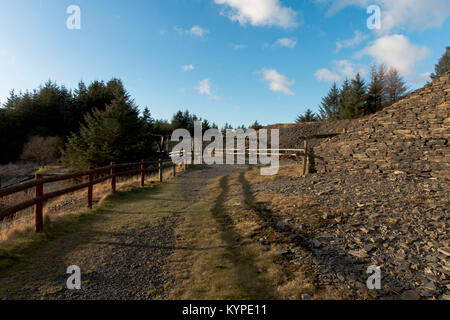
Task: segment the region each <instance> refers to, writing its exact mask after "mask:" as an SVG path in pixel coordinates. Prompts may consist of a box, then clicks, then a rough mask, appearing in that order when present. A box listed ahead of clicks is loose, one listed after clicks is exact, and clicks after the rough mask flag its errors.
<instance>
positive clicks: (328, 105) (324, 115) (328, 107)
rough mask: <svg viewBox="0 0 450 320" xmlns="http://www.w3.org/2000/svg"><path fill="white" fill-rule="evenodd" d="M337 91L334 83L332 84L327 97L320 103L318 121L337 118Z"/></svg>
mask: <svg viewBox="0 0 450 320" xmlns="http://www.w3.org/2000/svg"><path fill="white" fill-rule="evenodd" d="M339 94H340V93H339V89H338V87H337V85H336V82H335V83H333V86H332V87H331V89H330V91H329V92H328V94H327V96H325V97H324V98H322V102H321V103H320V108H319V112H320V119H321V120H334V119H338V118H339V111H340V110H339V106H340V104H339Z"/></svg>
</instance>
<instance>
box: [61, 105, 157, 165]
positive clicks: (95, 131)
mask: <svg viewBox="0 0 450 320" xmlns="http://www.w3.org/2000/svg"><path fill="white" fill-rule="evenodd" d="M145 148H146V145H145V133H144V132H143V128H142V121H141V119H140V118H139V112H138V111H137V108H136V107H135V106H134V105H133V104H131V103H129V102H127V101H126V99H125V98H123V97H122V98H120V99H119V100H114V101H113V102H112V104H111V105H109V106H107V107H106V109H105V110H103V111H102V110H99V109H97V110H94V111H93V112H92V114H87V115H86V116H85V125H83V126H82V127H81V129H80V133H79V134H72V136H71V137H70V138H69V140H68V143H67V145H66V149H65V150H64V154H63V156H64V159H65V161H66V162H67V164H68V165H69V166H70V167H71V168H73V169H75V170H83V169H86V168H88V167H89V166H92V167H101V166H104V165H107V164H109V163H110V162H117V163H120V162H128V161H136V160H137V159H140V158H142V157H143V156H144V155H145V153H146V152H148V151H149V150H145Z"/></svg>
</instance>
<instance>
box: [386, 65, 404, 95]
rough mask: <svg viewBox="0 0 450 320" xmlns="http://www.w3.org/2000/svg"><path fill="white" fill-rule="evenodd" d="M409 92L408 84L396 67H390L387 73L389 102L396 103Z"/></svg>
mask: <svg viewBox="0 0 450 320" xmlns="http://www.w3.org/2000/svg"><path fill="white" fill-rule="evenodd" d="M407 92H408V86H407V84H406V82H405V80H404V79H403V78H402V76H401V75H400V73H399V72H398V71H397V70H396V69H395V68H390V69H389V71H388V73H387V74H386V93H387V96H388V98H389V102H391V103H394V102H395V101H397V100H398V99H400V98H401V97H402V96H403V95H405V94H406V93H407Z"/></svg>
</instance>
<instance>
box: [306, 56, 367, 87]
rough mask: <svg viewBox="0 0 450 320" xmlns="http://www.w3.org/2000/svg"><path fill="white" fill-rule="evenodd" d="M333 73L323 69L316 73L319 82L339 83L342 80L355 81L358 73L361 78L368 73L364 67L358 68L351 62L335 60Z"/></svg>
mask: <svg viewBox="0 0 450 320" xmlns="http://www.w3.org/2000/svg"><path fill="white" fill-rule="evenodd" d="M332 64H333V67H334V68H333V69H334V70H333V71H331V70H329V69H326V68H323V69H319V70H317V71H316V72H315V73H314V76H315V77H316V79H317V81H320V82H338V81H341V80H342V79H353V78H354V77H355V76H356V74H357V73H359V74H360V75H361V76H363V77H364V76H365V75H366V74H367V71H366V70H365V69H364V67H361V66H357V65H355V64H354V63H353V62H351V61H349V60H334V61H333V62H332Z"/></svg>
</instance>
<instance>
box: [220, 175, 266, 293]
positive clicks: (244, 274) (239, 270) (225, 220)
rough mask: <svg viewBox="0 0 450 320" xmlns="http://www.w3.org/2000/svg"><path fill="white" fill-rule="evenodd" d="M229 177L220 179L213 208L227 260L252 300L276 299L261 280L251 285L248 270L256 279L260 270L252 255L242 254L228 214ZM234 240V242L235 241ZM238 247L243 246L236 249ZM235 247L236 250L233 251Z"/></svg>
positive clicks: (236, 233) (238, 237) (237, 234)
mask: <svg viewBox="0 0 450 320" xmlns="http://www.w3.org/2000/svg"><path fill="white" fill-rule="evenodd" d="M228 179H229V178H228V176H224V177H222V178H221V179H220V189H221V193H220V194H219V196H218V197H217V199H216V201H215V205H214V207H213V208H212V214H213V217H214V219H215V220H216V221H217V223H218V224H219V225H220V228H221V231H222V232H221V237H222V239H223V240H224V241H225V242H226V243H227V244H228V245H227V247H228V250H227V254H226V258H227V259H229V260H230V261H231V262H232V263H233V264H234V265H235V267H236V275H237V277H238V279H239V283H240V285H241V286H242V288H243V289H244V290H245V291H246V292H247V294H248V295H249V298H251V299H274V292H273V290H274V289H273V288H272V287H271V286H270V285H269V284H268V283H264V282H263V281H262V280H260V281H259V282H260V286H258V287H255V286H251V285H249V279H248V276H249V273H248V270H252V271H253V272H252V274H254V275H255V277H256V276H257V274H258V269H257V267H256V266H255V261H254V258H253V257H252V256H251V255H248V254H247V255H244V254H242V252H241V248H242V244H240V243H238V241H239V240H240V235H239V233H238V232H237V231H236V230H235V229H234V228H233V219H232V218H231V217H230V215H227V214H226V213H227V212H226V207H225V201H226V198H227V195H228V192H229V186H228ZM233 239H234V240H233ZM236 245H241V246H240V247H238V248H235V246H236ZM233 247H234V249H233Z"/></svg>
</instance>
